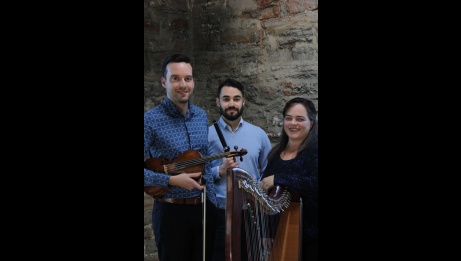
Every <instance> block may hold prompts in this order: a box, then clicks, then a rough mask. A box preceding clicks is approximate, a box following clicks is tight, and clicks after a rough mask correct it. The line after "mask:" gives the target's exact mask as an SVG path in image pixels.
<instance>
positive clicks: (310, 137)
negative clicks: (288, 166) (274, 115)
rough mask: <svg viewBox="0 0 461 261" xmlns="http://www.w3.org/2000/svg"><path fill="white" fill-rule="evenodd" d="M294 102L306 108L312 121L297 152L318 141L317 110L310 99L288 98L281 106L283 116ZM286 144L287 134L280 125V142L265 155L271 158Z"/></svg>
mask: <svg viewBox="0 0 461 261" xmlns="http://www.w3.org/2000/svg"><path fill="white" fill-rule="evenodd" d="M295 104H301V105H303V106H304V107H305V108H306V110H307V115H308V117H309V120H310V121H311V122H313V124H312V127H311V129H310V131H309V133H308V134H307V137H306V138H305V139H304V141H303V142H302V143H301V146H299V148H298V153H299V152H300V151H302V150H304V149H307V148H310V147H313V146H314V145H316V144H317V143H318V119H317V118H318V117H317V110H316V109H315V105H314V103H313V102H312V101H310V100H308V99H305V98H301V97H296V98H293V99H291V100H289V101H288V102H287V103H286V104H285V107H284V108H283V112H282V113H283V118H285V114H286V112H287V110H288V109H289V108H291V107H292V106H293V105H295ZM287 144H288V135H287V133H286V132H285V128H284V127H282V135H281V136H280V142H279V143H278V144H277V145H275V146H274V147H273V148H272V150H271V152H270V153H269V155H268V156H267V158H268V160H269V161H270V160H272V159H273V158H274V156H275V155H280V153H282V151H283V150H284V149H285V147H286V146H287Z"/></svg>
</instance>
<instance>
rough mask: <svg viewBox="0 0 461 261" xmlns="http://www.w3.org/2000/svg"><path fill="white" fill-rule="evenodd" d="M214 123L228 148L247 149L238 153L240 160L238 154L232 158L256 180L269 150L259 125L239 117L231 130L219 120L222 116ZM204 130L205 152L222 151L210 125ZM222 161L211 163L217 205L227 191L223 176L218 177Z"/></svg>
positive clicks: (221, 204) (224, 201) (263, 167)
mask: <svg viewBox="0 0 461 261" xmlns="http://www.w3.org/2000/svg"><path fill="white" fill-rule="evenodd" d="M217 123H218V126H219V128H220V130H221V132H222V134H223V137H224V140H225V141H226V143H227V146H229V148H230V149H231V151H234V150H235V149H234V146H237V147H238V148H237V150H238V151H240V150H241V149H246V150H247V151H248V153H247V154H246V155H243V156H242V159H243V160H242V161H240V156H237V157H235V160H237V162H238V164H239V168H241V169H244V170H246V171H247V172H248V173H249V174H251V175H252V176H253V177H254V178H255V180H258V181H259V180H260V172H262V171H263V170H264V169H265V168H266V165H267V155H268V154H269V152H270V151H271V149H272V145H271V142H270V140H269V138H268V137H267V134H266V132H265V131H264V130H263V129H262V128H260V127H258V126H256V125H253V124H251V123H249V122H246V121H244V120H243V118H240V123H239V125H238V127H237V129H236V130H235V131H232V127H231V126H229V125H228V124H227V123H226V122H225V121H224V120H223V118H222V116H221V117H220V118H219V120H218V122H217ZM208 132H209V133H208V142H209V146H210V148H209V150H208V152H209V153H210V154H211V155H214V154H217V153H223V152H224V148H223V146H222V143H221V140H220V139H219V136H218V133H217V132H216V128H215V127H214V125H211V126H210V127H209V128H208ZM222 161H223V159H222V158H220V159H217V160H214V161H212V163H211V165H212V173H213V178H214V179H215V189H216V200H217V202H218V207H219V208H225V206H226V194H227V187H226V178H225V177H222V178H221V177H220V176H219V166H221V164H222Z"/></svg>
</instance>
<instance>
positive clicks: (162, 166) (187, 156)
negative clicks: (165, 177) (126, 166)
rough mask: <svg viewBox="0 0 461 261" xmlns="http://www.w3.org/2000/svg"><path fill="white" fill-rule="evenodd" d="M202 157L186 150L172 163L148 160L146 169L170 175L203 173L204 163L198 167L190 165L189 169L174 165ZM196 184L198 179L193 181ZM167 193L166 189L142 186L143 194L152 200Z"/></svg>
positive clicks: (159, 159) (158, 159) (163, 160)
mask: <svg viewBox="0 0 461 261" xmlns="http://www.w3.org/2000/svg"><path fill="white" fill-rule="evenodd" d="M201 157H202V155H201V154H200V152H198V151H196V150H186V151H185V152H183V153H181V154H180V155H179V156H178V157H177V158H176V159H174V160H172V161H167V160H165V159H164V158H149V159H147V160H146V162H145V164H146V167H147V168H148V169H150V170H152V171H155V172H161V173H165V174H170V175H177V174H180V173H184V172H185V173H193V172H203V168H204V167H205V163H202V164H198V165H191V166H189V167H185V168H180V167H178V166H177V164H176V163H180V162H184V161H187V160H192V159H198V158H201ZM195 180H196V181H197V182H199V181H200V177H198V178H196V179H195ZM167 191H168V187H158V186H144V192H146V194H148V195H150V196H152V197H153V198H158V197H161V196H163V195H165V194H166V193H167Z"/></svg>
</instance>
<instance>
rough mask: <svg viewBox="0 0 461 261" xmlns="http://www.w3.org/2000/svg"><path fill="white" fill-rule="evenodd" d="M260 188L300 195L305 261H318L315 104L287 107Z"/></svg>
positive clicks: (299, 101) (295, 102) (305, 102)
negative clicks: (277, 189)
mask: <svg viewBox="0 0 461 261" xmlns="http://www.w3.org/2000/svg"><path fill="white" fill-rule="evenodd" d="M260 184H261V187H262V188H263V189H264V190H265V191H266V192H267V191H268V190H269V189H271V188H272V187H274V184H276V185H281V186H285V187H288V188H289V189H290V191H291V192H294V193H297V194H299V196H300V198H301V199H302V203H303V208H302V210H303V213H302V217H303V220H302V228H303V233H302V260H309V261H316V260H318V120H317V110H316V108H315V105H314V104H313V103H312V101H310V100H307V99H305V98H300V97H297V98H293V99H291V100H289V101H288V102H287V103H286V105H285V107H284V108H283V129H282V134H281V137H280V142H279V143H278V144H277V145H275V146H274V147H273V148H272V151H271V152H270V153H269V155H268V165H267V167H266V169H265V171H264V173H263V175H262V177H261V183H260Z"/></svg>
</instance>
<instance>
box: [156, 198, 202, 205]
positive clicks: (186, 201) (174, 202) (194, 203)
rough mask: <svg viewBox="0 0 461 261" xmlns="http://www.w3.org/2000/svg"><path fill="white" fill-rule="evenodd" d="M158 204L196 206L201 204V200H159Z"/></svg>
mask: <svg viewBox="0 0 461 261" xmlns="http://www.w3.org/2000/svg"><path fill="white" fill-rule="evenodd" d="M157 200H158V201H159V202H166V203H173V204H187V205H197V204H201V203H202V199H201V198H159V199H157Z"/></svg>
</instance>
